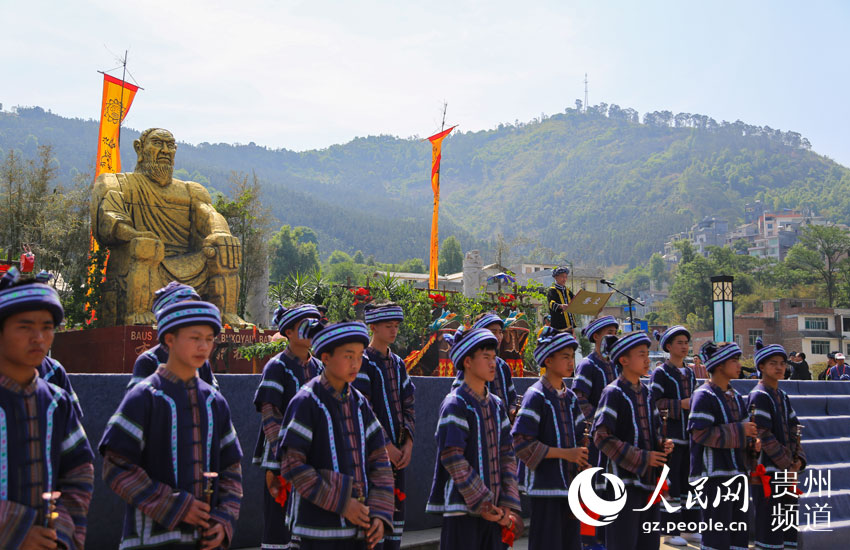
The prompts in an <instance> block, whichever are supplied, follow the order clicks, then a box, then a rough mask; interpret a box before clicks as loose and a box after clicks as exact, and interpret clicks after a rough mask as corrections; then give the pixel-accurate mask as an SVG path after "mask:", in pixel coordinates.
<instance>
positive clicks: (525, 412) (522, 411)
mask: <svg viewBox="0 0 850 550" xmlns="http://www.w3.org/2000/svg"><path fill="white" fill-rule="evenodd" d="M517 416H527V417H529V418H531V419H532V420H534V421H535V422H538V423H539V422H540V415H539V414H537V413H536V412H534V411H532V410H531V409H528V408H522V409H520V411H519V412H518V413H517Z"/></svg>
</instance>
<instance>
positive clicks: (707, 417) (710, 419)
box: [689, 411, 714, 424]
mask: <svg viewBox="0 0 850 550" xmlns="http://www.w3.org/2000/svg"><path fill="white" fill-rule="evenodd" d="M689 418H690V419H691V420H695V419H697V418H699V419H702V420H705V421H707V422H711V423H712V424H713V423H714V416H713V415H711V414H708V413H704V412H699V411H697V412H691V414H690V416H689Z"/></svg>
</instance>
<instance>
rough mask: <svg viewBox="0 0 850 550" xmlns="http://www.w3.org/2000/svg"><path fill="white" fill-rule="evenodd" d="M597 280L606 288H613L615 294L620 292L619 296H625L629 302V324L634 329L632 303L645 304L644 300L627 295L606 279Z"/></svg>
mask: <svg viewBox="0 0 850 550" xmlns="http://www.w3.org/2000/svg"><path fill="white" fill-rule="evenodd" d="M599 282H600V283H602V284H604V285H608V288H610V289H611V290H613V291H614V292H616V293H617V294H620V295H621V296H623V297H625V298H626V300H627V301H628V304H629V324H630V325H631V326H632V331H635V330H636V329H635V308H634V304H638V305H639V306H645V305H646V304H645V303H644V302H641V301H640V300H638V299H637V298H635V297H633V296H629V295H628V294H626V293H625V292H623V291H622V290H620V289H619V288H617V287H615V286H614V283H612V282H611V281H606V280H604V279H603V280H601V281H599Z"/></svg>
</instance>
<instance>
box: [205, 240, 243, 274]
mask: <svg viewBox="0 0 850 550" xmlns="http://www.w3.org/2000/svg"><path fill="white" fill-rule="evenodd" d="M203 249H204V254H205V255H206V256H207V258H213V257H215V258H217V260H218V265H219V267H221V268H223V269H236V268H237V267H239V264H241V263H242V245H241V244H240V243H239V239H237V238H236V237H234V236H233V235H230V234H228V233H213V234H212V235H208V236H207V237H206V238H205V239H204V247H203Z"/></svg>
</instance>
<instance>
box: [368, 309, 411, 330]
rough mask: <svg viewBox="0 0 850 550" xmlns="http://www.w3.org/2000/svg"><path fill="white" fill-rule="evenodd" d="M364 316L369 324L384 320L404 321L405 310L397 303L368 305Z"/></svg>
mask: <svg viewBox="0 0 850 550" xmlns="http://www.w3.org/2000/svg"><path fill="white" fill-rule="evenodd" d="M364 317H365V319H366V324H367V325H371V324H373V323H380V322H382V321H404V310H403V309H401V306H397V305H385V306H375V307H368V306H367V307H366V311H365V312H364Z"/></svg>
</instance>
